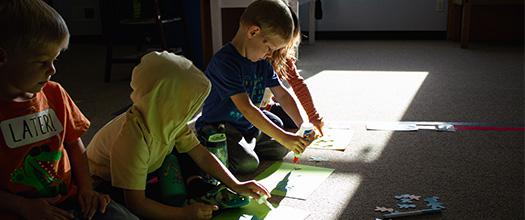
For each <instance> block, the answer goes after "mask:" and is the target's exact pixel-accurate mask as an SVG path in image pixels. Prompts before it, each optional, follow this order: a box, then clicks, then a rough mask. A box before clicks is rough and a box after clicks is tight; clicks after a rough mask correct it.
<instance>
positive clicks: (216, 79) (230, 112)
mask: <svg viewBox="0 0 525 220" xmlns="http://www.w3.org/2000/svg"><path fill="white" fill-rule="evenodd" d="M205 74H206V76H207V77H208V79H210V81H211V85H212V87H211V92H210V95H209V96H208V98H207V99H206V101H205V102H204V106H203V109H202V116H201V117H200V118H199V119H198V120H197V123H196V128H197V129H200V128H201V127H202V126H203V125H204V124H209V123H218V122H221V123H222V122H227V123H230V124H232V125H233V126H235V128H237V129H238V130H239V131H240V132H241V133H243V134H246V132H248V130H251V129H252V128H253V127H254V126H253V124H251V123H250V122H249V121H248V120H246V118H244V116H243V115H242V114H241V113H240V112H239V110H238V109H237V107H236V106H235V104H234V103H233V102H232V100H231V99H230V97H231V96H232V95H235V94H238V93H243V92H244V93H247V94H248V96H249V97H250V99H251V101H252V103H253V104H255V105H256V106H258V105H259V104H260V103H261V101H262V98H263V95H264V89H265V88H267V87H268V88H271V87H274V86H278V85H280V83H281V82H280V81H279V78H278V77H277V75H276V73H275V72H274V70H273V67H272V65H271V64H270V63H269V62H268V61H267V60H261V61H257V62H252V61H250V60H249V59H247V58H245V57H243V56H241V55H240V54H239V52H237V50H236V49H235V47H234V46H233V45H232V44H231V43H228V44H226V45H224V47H223V48H222V49H221V50H219V51H218V52H217V53H216V54H215V55H214V56H213V58H212V60H211V61H210V63H209V64H208V67H207V68H206V71H205Z"/></svg>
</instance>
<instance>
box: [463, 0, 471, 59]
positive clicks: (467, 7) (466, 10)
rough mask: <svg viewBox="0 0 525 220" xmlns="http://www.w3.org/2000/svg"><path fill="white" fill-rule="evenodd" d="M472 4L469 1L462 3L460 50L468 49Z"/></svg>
mask: <svg viewBox="0 0 525 220" xmlns="http://www.w3.org/2000/svg"><path fill="white" fill-rule="evenodd" d="M471 13H472V4H471V2H470V0H465V1H464V2H463V13H462V18H461V48H464V49H466V48H468V44H469V41H470V22H471V17H472V14H471Z"/></svg>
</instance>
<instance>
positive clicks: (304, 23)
mask: <svg viewBox="0 0 525 220" xmlns="http://www.w3.org/2000/svg"><path fill="white" fill-rule="evenodd" d="M321 2H322V6H323V7H322V8H323V19H322V20H318V21H317V31H445V30H446V29H447V12H446V11H447V1H446V0H321ZM439 3H441V4H439ZM308 9H309V8H308V4H301V5H300V9H299V10H300V11H299V16H300V20H301V29H302V30H303V31H306V30H308ZM439 9H442V10H440V11H437V10H439Z"/></svg>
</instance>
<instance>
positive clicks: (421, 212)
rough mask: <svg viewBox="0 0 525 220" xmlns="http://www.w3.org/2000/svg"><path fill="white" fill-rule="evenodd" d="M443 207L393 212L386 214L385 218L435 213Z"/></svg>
mask: <svg viewBox="0 0 525 220" xmlns="http://www.w3.org/2000/svg"><path fill="white" fill-rule="evenodd" d="M440 212H441V209H421V210H415V211H409V212H393V213H388V214H384V215H383V217H384V218H399V217H405V216H414V215H422V214H434V213H440Z"/></svg>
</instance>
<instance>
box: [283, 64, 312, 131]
mask: <svg viewBox="0 0 525 220" xmlns="http://www.w3.org/2000/svg"><path fill="white" fill-rule="evenodd" d="M286 64H287V69H286V71H287V74H286V80H287V81H288V84H290V86H291V87H292V90H293V92H294V93H295V95H296V96H297V98H298V99H299V102H300V103H301V105H302V106H303V108H304V110H305V111H306V114H307V115H308V119H309V120H310V121H318V120H320V116H319V113H318V112H317V110H316V109H315V106H314V102H313V100H312V96H311V95H310V90H308V86H307V85H306V83H305V82H304V78H303V77H302V76H301V75H299V73H298V72H297V67H296V66H295V60H293V59H288V60H287V61H286Z"/></svg>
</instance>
